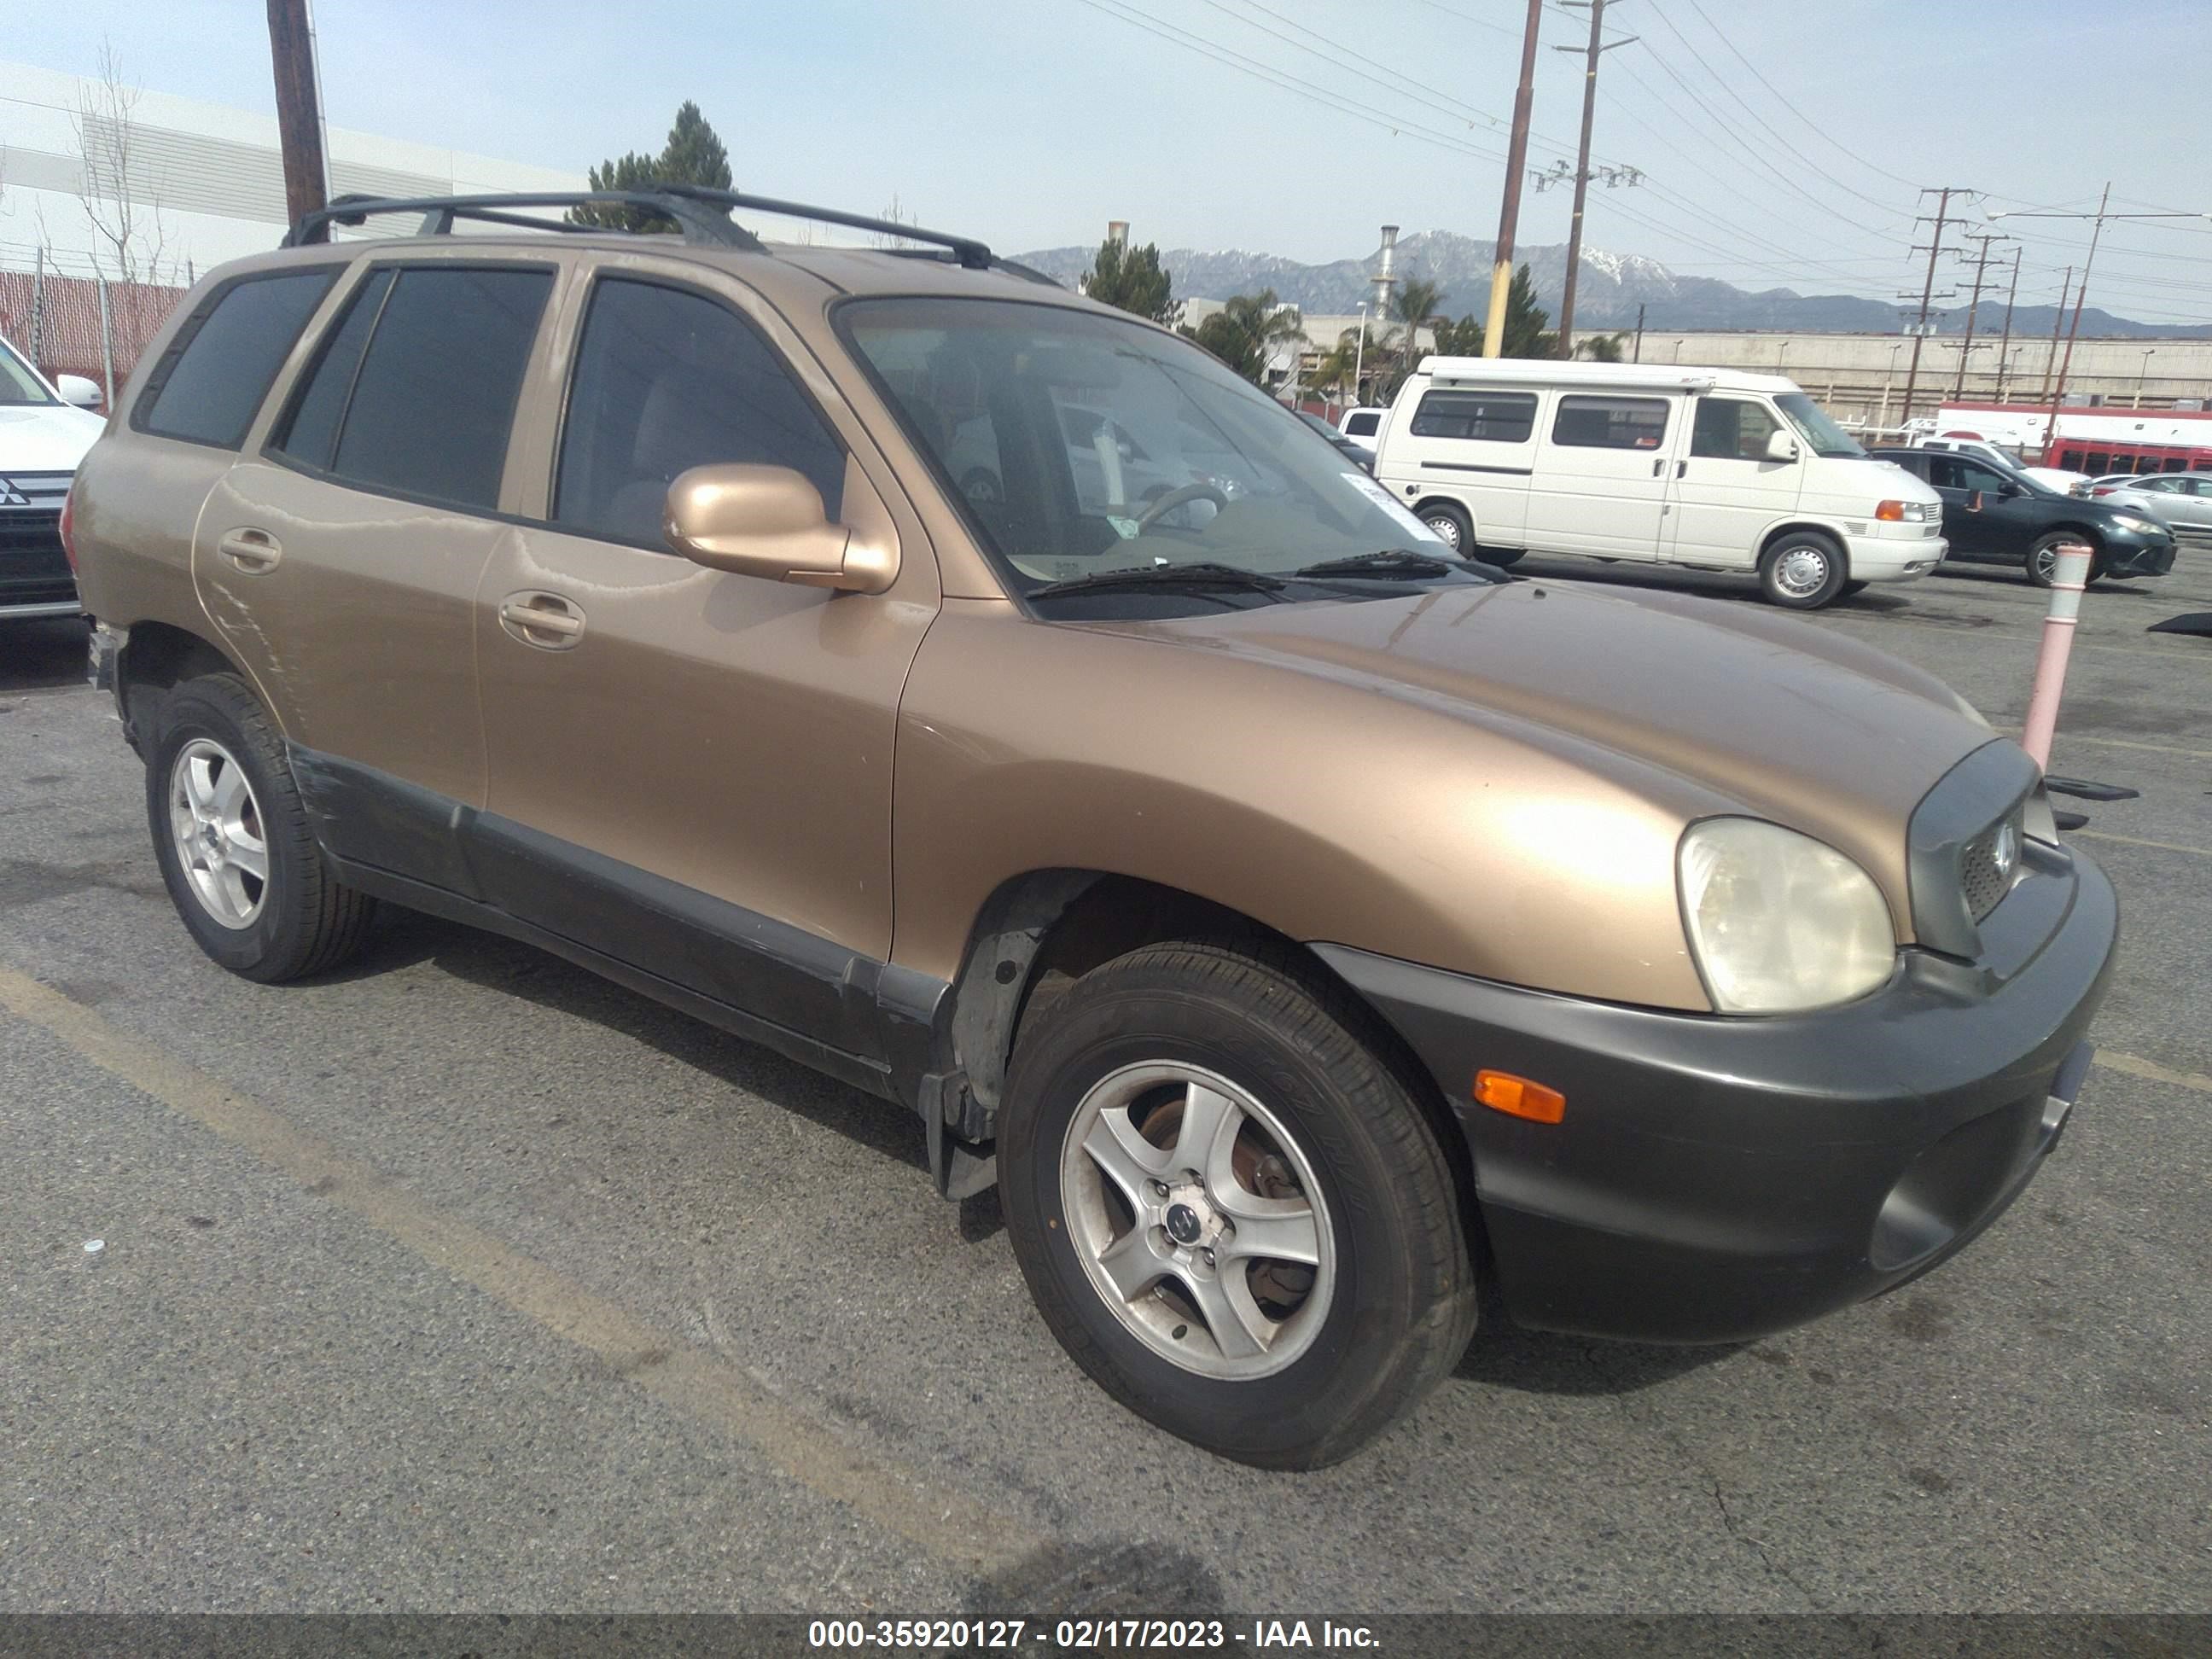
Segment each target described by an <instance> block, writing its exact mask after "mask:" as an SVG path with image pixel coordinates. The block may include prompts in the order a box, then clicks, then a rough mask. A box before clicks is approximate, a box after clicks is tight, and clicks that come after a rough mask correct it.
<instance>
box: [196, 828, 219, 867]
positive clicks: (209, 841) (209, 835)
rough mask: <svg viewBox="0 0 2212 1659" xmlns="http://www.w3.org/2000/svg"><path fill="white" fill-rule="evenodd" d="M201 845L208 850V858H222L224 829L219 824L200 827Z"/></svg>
mask: <svg viewBox="0 0 2212 1659" xmlns="http://www.w3.org/2000/svg"><path fill="white" fill-rule="evenodd" d="M200 845H201V846H203V847H204V848H207V852H208V856H209V857H210V858H216V859H219V858H221V857H222V827H221V826H220V825H218V824H213V823H204V824H202V825H201V826H200Z"/></svg>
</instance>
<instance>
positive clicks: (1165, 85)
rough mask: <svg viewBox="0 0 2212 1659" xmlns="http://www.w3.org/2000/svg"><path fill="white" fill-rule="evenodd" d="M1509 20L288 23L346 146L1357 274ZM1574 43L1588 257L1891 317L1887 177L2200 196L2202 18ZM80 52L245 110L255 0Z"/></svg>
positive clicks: (1563, 98) (109, 30)
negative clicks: (494, 160)
mask: <svg viewBox="0 0 2212 1659" xmlns="http://www.w3.org/2000/svg"><path fill="white" fill-rule="evenodd" d="M1523 9H1524V8H1523V4H1522V0H1364V3H1362V0H897V3H866V0H801V3H798V4H789V3H785V4H763V3H755V0H598V3H585V0H534V3H531V4H529V5H526V6H525V5H520V4H514V3H501V4H493V3H488V0H318V3H317V4H316V6H315V14H316V18H315V21H316V27H317V30H318V33H319V37H320V40H321V46H322V61H323V79H324V87H325V97H326V100H327V102H328V106H329V109H328V113H329V118H330V119H331V120H332V121H333V122H335V123H337V124H339V125H346V126H351V127H357V128H361V129H363V130H366V131H373V132H378V133H383V134H386V135H389V136H392V137H406V138H411V139H416V140H418V141H420V142H423V143H436V144H446V145H451V146H453V147H455V148H458V149H469V150H475V151H479V152H483V153H486V154H489V155H499V156H503V157H507V158H509V159H513V160H516V161H533V162H539V163H543V164H545V165H549V166H557V167H577V168H581V167H584V166H586V165H587V164H589V163H590V162H592V161H598V160H599V159H601V158H603V157H605V155H608V154H610V153H611V152H615V151H619V150H623V149H655V148H658V146H659V141H660V138H661V136H662V135H663V134H664V133H665V131H666V128H667V125H668V120H669V118H670V115H671V113H672V112H673V109H674V106H675V105H676V104H677V103H678V101H679V100H682V99H684V98H687V97H689V98H694V99H696V100H698V102H699V103H700V104H701V106H702V107H703V108H704V109H705V111H706V112H707V115H708V119H710V120H711V121H712V122H713V123H714V126H715V128H716V130H717V131H720V134H721V135H722V137H723V139H724V142H725V143H726V144H727V145H728V147H729V149H730V152H731V156H732V164H733V166H734V167H735V169H736V172H737V175H738V182H739V184H740V185H742V186H744V187H747V188H751V189H756V190H758V191H762V192H763V193H765V194H771V195H780V196H789V197H799V198H801V199H811V200H817V201H822V202H825V203H833V204H838V205H842V206H848V207H852V208H856V209H859V210H864V211H866V210H878V209H880V208H882V207H883V206H884V205H885V204H888V203H889V202H890V200H891V199H892V198H893V197H896V198H897V200H898V201H899V203H900V204H901V205H902V209H903V210H904V211H905V212H906V213H907V214H908V216H912V217H915V218H916V219H918V220H920V221H921V222H923V223H926V224H932V225H935V226H938V227H939V228H950V229H957V230H961V231H964V232H968V233H969V234H975V235H980V236H981V237H983V238H984V239H985V240H988V241H990V242H992V243H993V244H994V246H1000V247H1003V248H1006V249H1009V250H1017V251H1018V250H1024V249H1030V248H1035V247H1041V246H1057V245H1060V244H1066V243H1075V242H1085V243H1088V242H1094V241H1096V240H1097V238H1098V236H1099V235H1100V234H1101V233H1102V231H1103V225H1104V222H1105V221H1106V220H1108V219H1109V218H1126V219H1128V220H1130V221H1132V222H1133V225H1134V228H1135V233H1136V235H1137V237H1138V239H1139V240H1158V242H1159V243H1160V244H1161V245H1162V246H1201V247H1244V248H1253V249H1263V250H1266V251H1267V252H1277V253H1282V254H1286V255H1289V256H1291V257H1293V258H1301V259H1324V258H1342V257H1353V256H1358V255H1362V254H1364V253H1365V252H1368V251H1369V250H1370V248H1371V247H1372V246H1374V243H1375V240H1376V226H1377V225H1378V224H1381V223H1383V222H1386V221H1387V222H1396V223H1398V224H1401V225H1402V226H1404V227H1405V228H1407V230H1408V231H1412V230H1419V229H1429V228H1445V229H1451V230H1457V231H1461V232H1464V233H1466V234H1470V235H1474V236H1478V237H1487V236H1489V235H1490V234H1492V232H1493V231H1494V229H1495V228H1496V223H1497V215H1498V190H1499V184H1500V180H1501V178H1502V176H1503V171H1504V169H1503V167H1502V163H1501V161H1500V160H1499V159H1498V158H1499V157H1501V156H1502V155H1503V152H1504V126H1503V118H1504V116H1505V114H1506V113H1507V112H1509V111H1510V108H1511V106H1512V98H1513V84H1512V83H1513V79H1514V75H1515V71H1516V66H1517V50H1518V47H1517V43H1518V37H1519V29H1520V21H1521V17H1522V12H1523ZM1607 22H1608V26H1609V27H1608V30H1607V33H1608V34H1609V35H1624V34H1634V35H1636V36H1638V37H1639V38H1638V40H1637V41H1635V42H1634V43H1632V44H1630V45H1626V46H1621V47H1620V48H1619V49H1618V50H1615V51H1613V52H1608V53H1607V56H1606V60H1605V67H1604V70H1603V72H1602V76H1601V86H1600V100H1599V106H1598V115H1597V125H1596V143H1595V149H1596V153H1597V155H1599V156H1600V157H1601V159H1603V160H1605V161H1612V162H1617V163H1623V164H1628V165H1633V166H1635V167H1639V168H1641V169H1642V170H1643V172H1644V174H1645V175H1646V182H1645V183H1644V184H1643V185H1640V186H1638V187H1636V188H1633V189H1631V188H1625V187H1624V188H1618V189H1613V190H1605V189H1601V188H1598V189H1593V191H1592V193H1591V204H1590V210H1589V241H1590V242H1591V244H1592V245H1593V246H1597V247H1601V248H1607V249H1611V250H1613V251H1616V252H1637V253H1645V254H1649V255H1650V256H1652V257H1654V258H1659V259H1662V260H1663V261H1665V262H1666V263H1667V264H1670V265H1673V266H1674V267H1676V268H1677V269H1679V270H1685V271H1688V272H1693V273H1695V274H1698V275H1701V276H1720V277H1725V278H1727V279H1728V280H1729V281H1733V282H1737V283H1742V284H1744V285H1747V286H1750V287H1754V288H1758V287H1771V286H1788V287H1791V288H1795V289H1799V290H1800V291H1802V292H1845V293H1858V294H1868V295H1879V296H1887V295H1892V294H1893V293H1895V292H1896V291H1898V290H1900V289H1904V288H1905V287H1907V286H1908V285H1911V286H1913V287H1915V288H1917V276H1916V275H1915V271H1916V267H1915V265H1914V264H1913V262H1912V261H1911V258H1910V257H1909V256H1908V253H1907V249H1908V248H1909V246H1911V242H1912V241H1913V240H1916V238H1915V237H1914V235H1913V234H1912V227H1911V223H1910V221H1911V217H1912V216H1913V215H1914V213H1915V212H1916V211H1918V210H1920V208H1921V204H1920V203H1919V202H1918V201H1917V194H1916V190H1917V186H1918V185H1923V184H1925V185H1942V184H1953V185H1967V186H1971V187H1972V188H1973V189H1975V190H1977V191H1983V192H1987V193H1988V195H1987V205H1988V206H1989V207H1990V209H1991V210H2003V209H2014V210H2020V209H2023V208H2026V207H2027V206H2028V205H2030V204H2044V205H2055V206H2059V207H2068V208H2086V207H2093V205H2094V204H2095V200H2096V196H2097V192H2098V191H2099V190H2100V188H2101V187H2102V185H2103V184H2104V182H2105V181H2106V179H2108V178H2109V179H2113V180H2115V181H2116V182H2115V191H2116V205H2119V204H2122V201H2121V199H2120V198H2124V205H2125V206H2127V207H2128V208H2130V210H2148V209H2150V208H2154V207H2160V208H2175V209H2185V210H2197V211H2206V210H2212V166H2208V163H2212V119H2208V118H2207V116H2206V114H2205V109H2206V107H2207V106H2206V100H2205V94H2203V90H2202V88H2200V87H2198V86H2197V85H2196V82H2197V81H2198V80H2201V78H2202V70H2203V68H2204V67H2205V66H2206V65H2207V64H2212V3H2207V0H2106V3H2105V4H2103V5H2101V6H2097V7H2083V6H2081V4H2079V3H2078V0H2069V3H2059V0H2006V3H2002V4H1999V3H1996V0H1950V3H1929V0H1823V3H1818V4H1814V3H1809V0H1808V3H1801V0H1756V3H1754V0H1614V3H1613V5H1612V6H1611V7H1609V9H1608V18H1607ZM1586 28H1587V24H1586V23H1585V22H1584V21H1583V14H1575V13H1571V12H1567V11H1565V10H1563V9H1556V8H1555V9H1553V11H1552V12H1551V14H1550V15H1549V16H1548V18H1547V23H1546V40H1547V46H1546V49H1545V51H1544V52H1542V54H1541V59H1542V61H1541V68H1540V71H1539V79H1538V83H1537V89H1536V112H1535V122H1534V125H1535V128H1536V131H1537V132H1538V133H1539V134H1540V135H1542V137H1543V139H1544V140H1547V141H1551V142H1549V143H1539V145H1538V147H1537V149H1535V151H1534V154H1533V155H1532V158H1531V159H1532V161H1533V162H1534V164H1535V165H1537V166H1540V167H1541V166H1548V165H1551V164H1552V163H1553V162H1554V161H1557V160H1558V159H1559V155H1560V153H1561V152H1560V149H1559V148H1557V147H1556V145H1558V144H1559V143H1571V139H1572V137H1573V135H1574V133H1575V131H1576V127H1577V121H1578V118H1579V100H1580V95H1581V80H1582V74H1581V70H1582V65H1581V61H1580V58H1579V57H1577V56H1574V55H1571V54H1570V53H1567V52H1557V51H1553V50H1552V49H1551V45H1552V43H1558V44H1560V45H1565V44H1569V43H1577V42H1579V41H1580V40H1582V39H1583V34H1584V32H1585V31H1586ZM103 39H106V40H112V43H113V45H114V46H115V47H116V49H117V51H118V53H119V54H120V55H121V58H122V59H123V64H124V68H125V73H126V75H127V76H129V77H130V78H131V79H133V80H135V81H137V82H140V83H142V84H143V85H145V86H147V87H149V88H158V89H160V90H161V91H165V92H173V93H177V94H183V95H185V96H188V97H197V98H205V99H210V100H216V101H220V102H224V103H229V104H234V105H238V106H244V107H250V108H256V109H266V108H268V107H269V106H270V71H269V65H268V37H267V30H266V20H265V10H264V5H263V3H262V0H162V3H159V4H154V5H149V4H147V3H145V0H72V3H70V5H69V6H67V7H66V8H55V9H52V10H47V9H41V15H40V27H39V28H38V29H37V30H36V31H35V32H31V33H21V34H17V35H15V36H14V37H13V38H11V39H10V40H9V43H8V45H7V47H6V49H5V50H6V52H7V53H8V54H9V55H10V56H15V57H18V58H28V59H29V60H30V61H33V62H36V63H39V64H44V65H46V66H47V67H50V68H54V69H62V70H74V71H77V72H88V71H90V70H92V68H93V67H94V64H95V62H96V59H97V57H98V54H99V50H100V44H101V41H102V40H103ZM1209 52H1211V53H1212V54H1214V55H1213V56H1208V55H1207V54H1208V53H1209ZM1738 53H1741V58H1739V57H1738V56H1737V55H1736V54H1738ZM1225 60H1226V61H1225ZM1747 64H1748V65H1749V66H1750V67H1747ZM1754 70H1755V71H1756V74H1754ZM1759 76H1764V81H1763V82H1762V81H1761V80H1760V79H1759V78H1758V77H1759ZM1270 77H1272V83H1271V80H1270ZM1408 77H1410V78H1408ZM1285 83H1288V84H1285ZM4 139H5V135H4V134H0V142H4ZM1567 212H1568V192H1567V191H1565V190H1564V189H1555V190H1549V191H1544V192H1541V193H1531V194H1530V195H1529V196H1528V198H1527V203H1526V206H1525V207H1524V210H1523V213H1522V225H1521V233H1520V234H1521V239H1522V241H1523V242H1548V241H1558V240H1564V238H1565V229H1566V220H1567ZM2001 228H2002V229H2003V230H2006V231H2008V232H2012V233H2015V234H2018V235H2019V236H2021V239H2022V241H2023V244H2024V246H2025V252H2024V254H2023V269H2022V275H2021V299H2022V301H2028V302H2041V301H2048V300H2051V299H2055V298H2056V297H2057V286H2058V277H2059V270H2060V268H2061V267H2062V266H2063V265H2064V264H2067V263H2068V262H2069V261H2073V262H2075V263H2078V262H2079V260H2080V258H2081V255H2082V252H2083V251H2084V246H2085V245H2086V243H2087V230H2088V228H2087V226H2086V225H2083V224H2076V223H2070V222H2053V221H2028V220H2021V219H2012V220H2008V221H2007V222H2004V223H2003V224H2002V227H2001ZM2208 256H2212V219H2207V220H2203V221H2200V222H2197V223H2196V224H2195V225H2194V226H2193V227H2191V228H2185V229H2173V228H2160V227H2157V226H2154V225H2151V224H2148V223H2134V224H2126V225H2116V226H2113V227H2112V228H2109V229H2108V230H2107V232H2106V240H2105V244H2104V246H2103V248H2102V249H2101V250H2100V252H2099V255H2098V271H2097V276H2098V281H2097V283H2096V285H2095V288H2094V289H2093V292H2092V295H2091V300H2092V302H2093V303H2095V304H2100V305H2103V306H2105V307H2108V308H2109V309H2112V310H2114V311H2117V312H2120V313H2125V314H2129V315H2133V316H2138V317H2143V318H2147V319H2155V320H2166V321H2177V322H2179V321H2191V322H2203V321H2212V257H2208ZM1951 280H1952V277H1951V275H1950V273H1949V272H1948V271H1947V274H1946V281H1947V283H1948V282H1949V281H1951Z"/></svg>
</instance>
